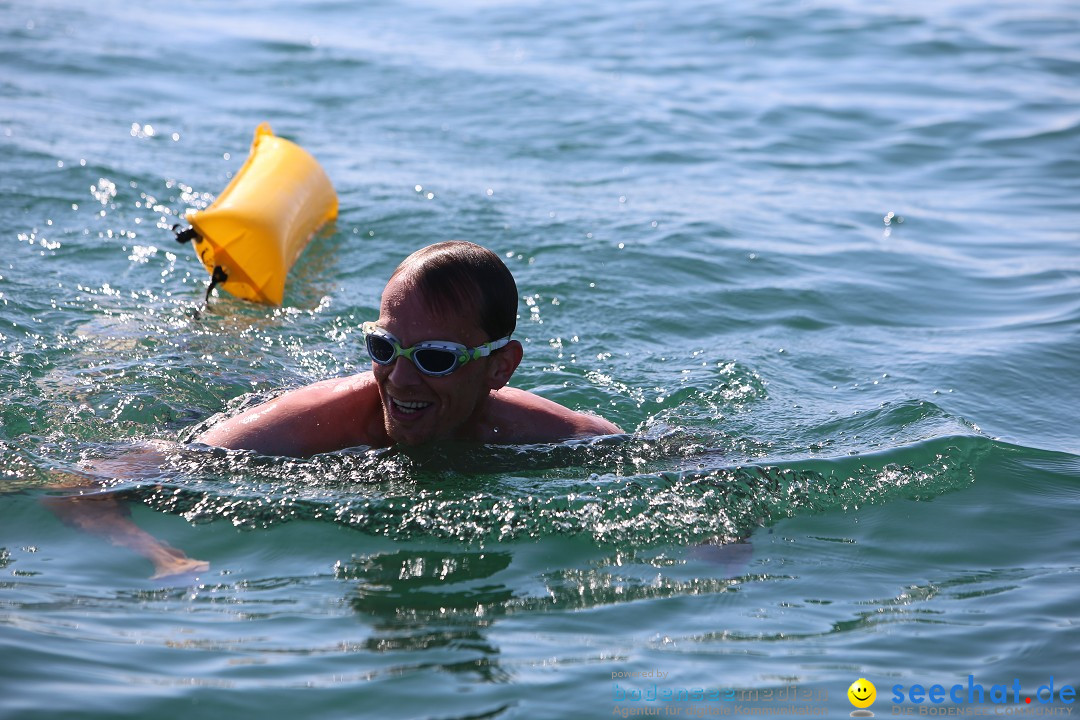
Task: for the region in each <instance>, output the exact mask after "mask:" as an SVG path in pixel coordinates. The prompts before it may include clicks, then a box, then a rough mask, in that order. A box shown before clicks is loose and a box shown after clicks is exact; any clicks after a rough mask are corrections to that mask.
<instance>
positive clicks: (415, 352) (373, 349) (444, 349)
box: [360, 322, 510, 377]
mask: <svg viewBox="0 0 1080 720" xmlns="http://www.w3.org/2000/svg"><path fill="white" fill-rule="evenodd" d="M360 332H362V333H363V334H364V342H365V344H366V345H367V352H368V355H370V356H371V359H372V360H373V361H375V362H377V363H378V364H380V365H390V364H391V363H393V362H394V360H396V359H397V358H398V356H399V355H401V356H403V357H407V358H408V359H410V360H412V362H413V365H415V366H416V369H417V370H419V371H420V372H422V373H424V374H425V375H430V376H432V377H442V376H443V375H449V374H450V373H452V372H454V371H455V370H457V369H458V368H459V367H461V366H462V365H464V364H465V363H467V362H469V361H470V360H479V359H480V358H482V357H487V356H488V355H490V354H491V353H493V352H495V351H496V350H498V349H499V348H501V347H504V346H505V345H506V344H507V343H508V342H510V336H509V335H507V336H506V337H504V338H501V339H499V340H494V341H492V342H489V343H484V344H483V345H479V346H477V347H474V348H470V347H465V346H464V345H462V344H460V343H456V342H448V341H446V340H425V341H424V342H418V343H416V344H415V345H413V346H412V347H402V346H401V341H400V340H398V339H397V338H396V337H394V336H393V335H391V334H390V333H388V332H386V331H385V330H383V329H382V328H381V327H379V326H377V325H376V324H375V323H373V322H366V323H364V324H363V325H362V326H361V327H360Z"/></svg>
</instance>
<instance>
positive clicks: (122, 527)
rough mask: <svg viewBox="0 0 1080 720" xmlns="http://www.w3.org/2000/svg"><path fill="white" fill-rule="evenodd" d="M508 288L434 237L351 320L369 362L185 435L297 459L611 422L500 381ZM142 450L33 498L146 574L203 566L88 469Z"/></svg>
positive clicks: (143, 464)
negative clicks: (130, 554) (371, 314)
mask: <svg viewBox="0 0 1080 720" xmlns="http://www.w3.org/2000/svg"><path fill="white" fill-rule="evenodd" d="M516 324H517V285H516V283H515V282H514V277H513V275H511V273H510V270H509V269H508V268H507V267H506V265H505V264H503V262H502V260H501V259H499V256H498V255H496V254H494V253H493V252H491V251H490V250H487V249H485V248H482V247H480V246H479V245H474V244H473V243H469V242H445V243H439V244H436V245H431V246H429V247H426V248H423V249H422V250H419V251H417V252H415V253H413V254H412V255H410V256H409V257H407V258H406V259H405V260H404V261H403V262H402V263H401V265H399V266H398V268H397V270H395V271H394V273H393V275H391V277H390V280H389V281H388V282H387V284H386V287H385V289H384V290H383V294H382V304H381V307H380V310H379V317H378V319H377V320H375V321H372V322H367V323H365V324H364V325H363V327H362V333H363V337H364V344H365V347H366V350H367V354H368V356H369V357H370V358H371V361H372V365H371V370H370V371H367V372H363V373H360V374H358V375H353V376H351V377H347V378H335V379H330V380H323V381H321V382H316V383H314V384H312V385H308V386H306V387H302V388H299V389H296V390H292V391H290V392H287V393H285V394H284V395H281V396H280V397H277V398H275V399H273V400H270V401H268V402H265V403H263V404H261V405H258V406H256V407H254V408H251V409H249V410H247V411H245V412H242V413H240V414H239V415H236V416H234V417H231V418H227V419H225V420H223V421H221V422H219V423H217V424H215V425H214V426H213V427H211V428H210V429H209V430H207V431H206V432H204V433H202V434H201V435H199V436H198V437H197V438H195V442H198V443H203V444H206V445H213V446H217V447H223V448H229V449H234V450H251V451H254V452H257V453H260V454H263V455H287V456H294V457H306V456H311V455H317V454H319V453H326V452H333V451H335V450H344V449H346V448H351V447H358V446H367V447H372V448H382V447H390V446H394V445H397V446H405V447H408V446H418V445H423V444H426V443H432V442H438V441H444V440H452V441H465V442H476V443H501V444H516V443H543V442H556V441H559V440H567V439H571V438H581V437H590V436H597V435H611V434H616V433H620V432H621V430H619V428H618V427H617V426H616V425H614V424H613V423H611V422H609V421H607V420H605V419H603V418H601V417H598V416H596V415H591V414H588V413H582V412H577V411H574V410H570V409H569V408H566V407H564V406H562V405H560V404H558V403H556V402H552V401H551V400H546V399H544V398H542V397H540V396H538V395H535V394H533V393H530V392H527V391H525V390H520V389H517V388H511V387H508V386H507V383H508V382H509V380H510V377H511V376H512V375H513V374H514V371H515V370H516V369H517V367H518V365H519V364H520V363H521V358H522V352H523V350H522V347H521V343H520V342H518V341H517V340H514V339H513V338H512V337H511V336H512V334H513V332H514V328H515V326H516ZM163 459H164V453H163V449H162V448H160V447H158V446H157V445H156V444H154V443H150V444H148V445H147V447H145V448H144V449H143V450H142V451H139V452H136V453H132V454H129V455H127V456H124V457H123V458H119V459H117V460H114V461H99V462H97V463H94V464H92V465H91V466H89V467H87V468H86V471H87V472H88V473H89V474H88V475H85V476H84V475H74V474H70V473H63V474H57V482H56V483H55V484H54V485H53V487H54V488H55V489H60V490H63V491H66V492H67V493H70V494H65V495H61V496H56V497H51V498H48V499H47V500H46V502H45V504H46V505H47V506H48V507H49V508H50V509H51V510H52V511H53V513H55V514H56V515H57V516H58V517H59V518H60V519H61V520H63V521H64V522H66V523H67V524H69V525H72V526H74V527H77V528H79V529H81V530H84V531H87V532H90V533H92V534H95V535H99V536H101V537H104V538H105V539H107V540H109V541H110V542H112V543H113V544H114V545H118V546H121V547H126V548H129V549H131V550H133V551H135V552H137V553H138V554H140V555H142V556H144V557H146V558H147V559H149V560H150V561H151V562H152V563H153V565H154V575H153V577H154V578H156V579H163V578H168V577H172V576H181V575H190V574H193V573H200V572H204V571H206V570H208V569H209V564H208V563H206V562H204V561H201V560H195V559H193V558H189V557H188V556H187V555H185V554H184V553H183V552H182V551H181V550H178V549H176V548H173V547H172V546H170V545H168V544H166V543H164V542H162V541H160V540H157V539H156V538H154V537H152V536H151V535H149V534H148V533H146V532H145V531H143V530H141V529H140V528H138V527H137V526H136V525H135V523H134V522H133V521H132V520H131V518H130V516H129V514H128V512H127V508H126V506H125V505H123V504H122V503H121V502H120V501H119V500H118V499H117V498H116V497H115V495H113V494H110V493H102V492H101V490H100V484H99V482H98V481H97V480H96V478H95V476H96V477H122V476H125V475H130V474H132V473H135V474H138V472H139V469H140V468H142V469H143V470H145V469H147V468H148V467H149V466H152V465H154V466H156V463H157V461H163Z"/></svg>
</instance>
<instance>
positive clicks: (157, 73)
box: [0, 0, 1080, 719]
mask: <svg viewBox="0 0 1080 720" xmlns="http://www.w3.org/2000/svg"><path fill="white" fill-rule="evenodd" d="M0 58H2V60H0V73H2V74H0V107H2V110H0V157H2V158H3V169H4V172H3V174H2V175H0V223H2V227H3V248H4V251H5V252H4V255H5V256H4V257H3V258H2V259H0V343H2V345H0V355H2V360H0V388H2V390H3V395H4V403H3V404H2V406H0V472H2V475H0V483H2V488H0V489H2V490H3V492H2V493H0V573H2V575H3V579H2V581H0V716H2V717H4V718H8V717H10V718H20V719H21V718H56V717H80V718H120V717H153V718H191V717H205V718H226V717H228V718H235V717H258V718H296V717H313V718H314V717H317V718H360V717H372V718H432V719H435V718H439V719H449V718H500V719H503V718H530V719H532V718H569V717H575V718H603V717H615V716H623V717H625V716H631V715H635V714H636V715H640V714H641V713H646V712H660V713H662V714H664V715H665V716H669V717H672V716H679V717H704V716H719V715H722V714H723V713H724V712H726V711H727V712H729V716H731V717H736V716H738V715H740V714H741V715H747V714H750V713H751V711H754V710H757V711H759V712H761V713H769V712H773V713H776V712H780V711H784V710H785V709H786V710H787V711H788V712H792V711H805V712H807V713H810V714H818V715H820V714H822V713H825V714H827V715H828V716H831V717H843V716H847V714H848V713H849V712H851V711H852V710H853V706H852V704H851V703H850V702H849V700H848V697H847V694H846V693H847V689H848V686H849V685H851V684H852V683H853V682H854V681H856V680H857V679H859V678H866V679H867V680H869V681H871V682H872V683H874V684H875V685H876V687H877V693H878V695H877V701H876V703H875V704H874V705H873V706H872V707H871V710H872V711H874V712H875V713H876V715H877V716H879V717H880V716H883V715H892V714H894V713H895V712H897V711H901V712H902V711H904V710H910V711H911V712H913V713H915V714H916V715H917V714H918V713H919V712H920V711H941V712H944V711H946V710H949V709H952V710H954V711H959V712H976V711H978V712H983V711H985V712H986V713H988V714H992V713H993V712H998V711H1000V712H1008V713H1010V714H1011V713H1021V712H1027V713H1029V714H1030V713H1032V712H1035V711H1038V712H1042V713H1046V712H1048V711H1056V712H1064V711H1067V710H1070V709H1072V708H1073V707H1075V706H1074V705H1071V704H1069V703H1068V702H1067V701H1068V696H1067V693H1065V694H1062V692H1061V690H1062V687H1063V686H1066V685H1069V686H1076V685H1077V684H1078V683H1080V672H1078V670H1077V664H1076V658H1077V654H1076V647H1077V646H1078V645H1080V615H1078V612H1077V602H1076V598H1077V596H1078V594H1080V560H1078V558H1080V532H1078V531H1077V523H1078V520H1080V439H1078V433H1077V428H1078V426H1080V423H1078V420H1080V412H1078V410H1077V408H1078V407H1080V390H1078V388H1080V362H1078V359H1077V358H1078V355H1080V243H1078V240H1080V233H1078V227H1080V200H1078V198H1080V85H1078V83H1077V80H1078V78H1080V9H1078V6H1077V5H1076V4H1075V3H1073V2H1066V1H1064V0H1062V1H1055V0H1047V1H1045V2H1038V3H1029V2H1021V1H1020V0H980V1H979V2H974V1H969V0H957V1H956V2H950V3H944V4H942V3H937V2H928V1H926V0H915V2H908V3H903V4H901V3H892V4H887V3H858V2H850V1H846V0H809V1H807V2H799V1H797V0H766V1H765V2H760V3H752V4H751V3H720V2H697V1H694V0H689V1H687V2H678V3H665V2H659V0H630V1H628V2H619V3H616V2H601V3H578V2H563V1H561V0H555V1H553V2H543V3H534V2H501V1H498V0H466V1H464V2H453V3H451V2H422V1H418V2H411V3H395V2H389V1H387V0H376V1H375V2H372V3H350V2H340V1H334V0H324V1H317V2H309V3H288V2H280V1H279V0H269V1H268V2H251V1H250V0H239V1H238V2H233V3H229V4H218V3H205V2H179V3H171V4H167V5H163V4H156V3H152V4H144V5H132V4H130V3H121V2H117V1H116V0H102V1H101V2H95V3H89V4H88V3H80V2H73V1H72V0H39V1H36V2H34V3H6V4H4V5H3V7H2V9H0ZM263 121H268V122H270V123H271V125H272V126H273V128H274V130H275V131H276V132H277V133H278V134H281V135H283V136H286V137H288V138H291V139H293V140H295V141H297V142H298V143H300V144H301V145H302V146H304V147H305V148H307V149H308V150H310V151H311V152H312V153H313V154H314V155H315V156H316V157H317V158H318V159H319V160H320V162H321V163H322V164H323V166H324V167H325V169H326V170H327V172H328V174H329V175H330V177H331V178H332V180H333V182H334V184H335V186H336V188H337V190H338V193H339V195H340V199H341V214H340V217H339V219H338V221H337V223H336V224H335V225H334V226H333V227H332V228H329V229H328V230H327V231H326V232H324V233H322V234H321V235H319V236H318V237H316V238H315V239H314V240H313V241H312V243H311V244H310V246H309V247H308V249H307V251H306V252H305V254H304V255H303V256H302V258H301V260H300V261H299V263H298V264H297V265H296V266H295V267H294V268H293V271H292V273H291V274H290V277H289V284H288V287H287V289H286V299H285V303H284V306H283V307H282V308H280V309H272V308H267V307H263V306H258V305H253V304H250V303H246V302H244V301H240V300H236V299H233V298H230V297H228V296H223V297H220V298H218V299H216V300H214V301H213V302H212V303H211V306H210V308H209V309H208V310H207V311H206V312H204V313H202V315H201V316H200V317H198V318H196V317H195V316H194V313H193V311H194V309H196V308H197V307H198V306H199V305H200V303H201V300H202V294H203V292H204V289H205V285H206V281H207V277H206V273H205V271H204V270H203V268H202V266H201V264H200V263H199V262H198V260H197V259H196V258H195V256H194V253H193V251H192V249H191V247H190V246H180V245H177V244H176V243H175V242H174V241H173V239H172V235H171V233H170V231H169V229H168V228H169V227H170V226H171V225H172V224H173V223H175V222H177V221H178V217H179V216H182V215H183V213H184V212H185V210H187V209H188V208H192V207H203V206H205V205H206V204H207V203H208V202H210V201H211V200H212V199H213V197H214V196H215V195H216V194H217V193H219V192H220V191H221V190H222V189H223V188H224V186H225V185H226V184H227V182H228V181H229V178H230V177H231V174H232V173H235V172H236V171H237V169H238V168H239V166H240V164H241V163H242V161H243V158H244V157H245V156H246V154H247V151H248V147H249V145H250V142H251V138H252V134H253V132H254V129H255V127H256V125H258V124H259V123H260V122H263ZM451 238H465V239H469V240H473V241H475V242H478V243H481V244H483V245H485V246H488V247H490V248H492V249H493V250H495V251H496V252H498V253H499V254H500V255H502V256H503V257H504V258H506V261H507V263H508V265H509V266H510V268H511V270H512V271H513V272H514V273H515V275H516V277H517V280H518V285H519V288H520V291H521V296H522V297H521V303H520V321H519V325H518V332H517V335H516V337H518V338H519V339H520V340H521V341H522V342H523V343H524V345H525V348H526V356H525V360H524V362H523V363H522V366H521V368H520V370H519V372H518V374H517V375H516V376H515V379H514V384H515V385H517V386H518V387H522V388H527V389H530V390H534V391H536V392H538V393H540V394H542V395H544V396H546V397H549V398H552V399H554V400H556V401H559V402H561V403H564V404H566V405H568V406H571V407H573V408H577V409H583V410H591V411H595V412H599V413H601V414H603V415H604V416H606V417H608V418H610V419H611V420H613V421H615V422H616V423H618V424H619V425H620V426H622V427H623V428H624V429H626V430H627V431H628V433H629V437H626V438H612V439H606V440H600V441H594V442H578V443H566V444H560V445H550V446H535V447H485V448H461V447H438V448H433V449H430V450H428V451H425V452H424V453H415V452H414V453H411V454H405V453H398V452H382V453H376V452H367V451H365V450H364V449H362V448H361V449H357V450H355V451H350V452H345V453H339V454H334V455H327V456H321V457H316V458H313V459H310V460H303V461H300V460H284V459H281V458H269V457H256V456H253V455H249V454H243V453H238V454H230V453H225V452H221V451H212V450H208V449H206V448H202V447H198V446H191V445H187V444H186V443H187V442H188V441H189V439H190V438H191V437H192V435H193V430H192V429H193V428H197V427H199V426H201V425H205V423H206V422H207V421H208V420H209V419H210V418H211V417H212V416H214V415H215V414H216V413H219V412H222V411H226V412H234V411H235V410H236V409H237V408H239V407H242V406H243V405H244V404H246V403H250V402H254V401H255V400H257V399H258V398H261V397H265V396H266V395H267V394H268V393H271V392H274V391H275V390H277V389H279V388H284V387H296V386H299V385H301V384H304V383H307V382H310V381H314V380H316V379H322V378H327V377H332V376H338V375H344V374H347V373H351V372H357V371H359V370H362V369H365V367H366V366H367V363H366V362H365V357H364V354H363V352H362V348H361V344H360V342H359V332H358V326H359V324H360V323H361V322H363V321H365V320H368V319H372V318H374V317H375V316H376V315H377V308H378V301H379V293H380V292H381V290H382V286H383V284H384V282H385V280H386V278H387V277H388V275H389V274H390V272H391V270H392V269H393V268H394V267H395V265H396V264H397V263H398V262H399V261H400V260H401V259H402V258H403V257H405V255H407V254H408V253H410V252H412V251H413V250H415V249H417V248H419V247H422V246H424V245H426V244H428V243H431V242H435V241H439V240H445V239H451ZM153 440H157V441H164V442H165V443H166V445H164V447H165V452H164V458H163V459H162V460H161V461H160V463H159V464H156V465H153V466H151V467H143V468H141V469H134V470H132V471H130V472H126V471H125V472H115V473H114V474H113V475H111V476H109V477H107V478H104V479H103V484H104V486H105V487H107V488H108V492H110V493H112V494H113V495H114V496H115V497H118V498H120V499H122V500H123V501H124V502H125V503H126V504H127V505H128V507H130V508H131V510H132V513H133V518H134V519H135V520H136V522H137V523H138V524H139V525H140V526H142V527H144V528H145V529H147V530H149V531H150V532H152V533H153V534H155V535H157V536H158V537H161V538H163V539H165V540H167V541H168V542H170V543H171V544H173V545H175V546H177V547H179V548H182V549H184V550H185V551H186V552H187V553H188V554H190V555H191V556H193V557H196V558H200V559H204V560H207V561H209V563H210V570H209V571H207V572H205V573H202V574H201V575H199V576H198V577H186V578H181V579H179V580H175V579H174V580H172V581H169V580H166V581H155V580H151V579H149V576H150V574H151V568H150V565H149V563H148V562H146V561H145V560H143V559H142V558H140V557H138V556H136V555H133V554H132V553H131V552H129V551H127V550H124V549H121V548H117V547H113V546H111V545H109V544H108V543H107V542H105V541H104V540H102V539H100V538H95V537H91V536H89V535H85V534H82V533H80V532H79V531H78V530H76V529H74V528H71V527H68V526H66V525H64V524H63V523H61V522H60V521H59V520H57V519H56V518H55V517H54V516H53V515H52V514H51V513H50V512H49V510H48V509H47V508H46V507H45V506H44V505H43V504H42V500H43V499H44V498H46V497H47V496H48V495H49V494H50V493H51V492H53V491H50V490H49V489H48V488H47V486H48V484H49V483H50V481H51V478H52V477H53V473H54V472H57V471H59V472H64V471H72V470H75V469H77V468H79V467H81V466H83V465H85V464H86V463H89V462H99V463H100V462H101V461H102V460H103V459H105V460H111V459H115V458H122V457H123V456H124V455H125V454H127V453H129V452H131V450H132V449H133V448H138V447H142V446H144V445H145V443H147V442H148V441H153ZM120 462H124V461H123V460H120ZM1051 682H1052V683H1053V684H1054V688H1053V693H1055V694H1054V695H1053V698H1052V702H1051V701H1050V699H1049V696H1048V695H1047V694H1046V690H1047V689H1049V685H1050V684H1051ZM969 683H970V684H972V685H973V684H980V685H982V686H984V687H985V689H986V692H987V693H988V695H987V697H986V698H985V700H984V703H985V704H983V705H977V704H972V703H969V702H967V700H968V696H967V693H968V687H969ZM1014 683H1015V686H1016V687H1017V688H1019V689H1018V690H1016V691H1015V692H1013V690H1012V689H1011V688H1013V686H1014ZM934 684H940V685H942V686H943V687H944V688H945V689H946V690H945V692H946V696H945V700H944V701H943V702H942V703H934V702H931V701H930V700H929V699H927V700H924V702H922V703H916V702H912V701H913V700H915V699H920V696H918V694H917V691H915V692H916V694H915V695H914V696H912V695H911V692H912V690H913V686H915V685H921V686H923V687H924V688H929V687H930V686H932V685H934ZM954 685H961V686H962V689H961V690H960V691H958V693H959V694H958V695H957V696H956V697H949V696H948V692H949V688H951V687H952V686H954ZM994 685H999V686H1004V687H1008V688H1010V690H1009V694H1008V696H1007V698H1006V699H1005V700H1003V701H1002V702H1001V703H997V704H994V703H992V702H991V694H992V693H993V692H997V694H996V695H993V697H994V698H998V699H1000V697H1001V696H1000V692H999V691H992V686H994ZM894 686H899V688H900V696H901V698H900V701H898V702H894V699H895V697H896V695H895V692H896V691H894V690H893V687H894ZM1040 688H1045V689H1043V690H1042V691H1041V692H1040ZM695 693H696V694H695ZM938 697H939V698H940V697H941V696H940V695H939V696H938ZM957 698H959V700H958V699H957ZM1028 698H1031V699H1033V700H1034V702H1032V703H1028V702H1026V701H1027V699H1028ZM1044 700H1047V702H1043V701H1044ZM999 714H1000V713H999Z"/></svg>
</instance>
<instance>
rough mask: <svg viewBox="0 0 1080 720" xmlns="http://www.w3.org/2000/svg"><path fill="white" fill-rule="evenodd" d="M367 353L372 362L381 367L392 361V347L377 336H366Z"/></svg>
mask: <svg viewBox="0 0 1080 720" xmlns="http://www.w3.org/2000/svg"><path fill="white" fill-rule="evenodd" d="M367 351H368V355H370V356H371V359H372V360H374V361H375V362H377V363H380V364H382V365H385V364H387V363H388V362H390V361H391V360H393V359H394V346H393V345H391V344H390V343H389V342H387V341H386V340H385V339H383V338H381V337H379V336H378V335H368V336H367Z"/></svg>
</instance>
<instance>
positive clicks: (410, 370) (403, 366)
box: [387, 355, 420, 387]
mask: <svg viewBox="0 0 1080 720" xmlns="http://www.w3.org/2000/svg"><path fill="white" fill-rule="evenodd" d="M387 379H389V380H390V382H392V383H393V384H394V385H397V386H399V387H403V386H406V385H415V384H416V383H417V382H419V381H420V371H419V370H417V369H416V365H414V364H413V361H412V360H410V359H409V358H407V357H405V356H404V355H399V356H398V357H397V358H396V359H395V360H394V364H393V365H391V366H390V374H389V375H388V376H387Z"/></svg>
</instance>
